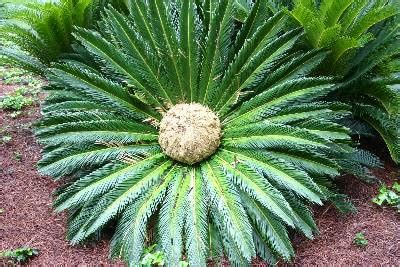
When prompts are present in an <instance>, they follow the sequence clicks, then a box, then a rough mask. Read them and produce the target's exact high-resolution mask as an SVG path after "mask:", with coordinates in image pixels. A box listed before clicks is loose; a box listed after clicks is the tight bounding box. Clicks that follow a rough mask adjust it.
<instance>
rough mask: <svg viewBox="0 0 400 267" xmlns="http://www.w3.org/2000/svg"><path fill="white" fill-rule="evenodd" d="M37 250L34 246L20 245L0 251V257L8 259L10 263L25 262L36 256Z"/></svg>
mask: <svg viewBox="0 0 400 267" xmlns="http://www.w3.org/2000/svg"><path fill="white" fill-rule="evenodd" d="M38 254H39V250H37V249H35V248H29V247H22V248H17V249H15V250H5V251H1V252H0V258H5V259H9V260H10V262H11V263H18V264H22V263H25V262H27V261H28V260H29V259H30V258H31V257H34V256H37V255H38Z"/></svg>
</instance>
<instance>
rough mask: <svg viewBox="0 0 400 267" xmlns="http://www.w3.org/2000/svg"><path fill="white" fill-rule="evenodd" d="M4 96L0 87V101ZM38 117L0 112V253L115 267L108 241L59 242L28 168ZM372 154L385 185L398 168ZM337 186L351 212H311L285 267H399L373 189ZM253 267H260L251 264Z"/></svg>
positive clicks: (42, 188)
mask: <svg viewBox="0 0 400 267" xmlns="http://www.w3.org/2000/svg"><path fill="white" fill-rule="evenodd" d="M11 89H12V88H11V87H9V86H7V87H5V86H3V87H2V86H1V84H0V95H3V94H4V93H5V92H6V91H10V90H11ZM38 110H39V107H38V106H34V107H30V108H28V109H26V110H24V112H23V115H21V116H20V117H18V118H17V119H12V118H10V116H9V114H8V112H3V111H0V129H4V127H6V126H9V128H8V129H7V130H6V131H7V132H8V134H10V135H11V136H12V140H11V141H10V142H8V143H6V144H1V143H0V209H2V210H3V212H0V251H1V250H5V249H13V248H18V247H22V246H29V247H34V248H37V249H39V250H40V254H39V256H37V257H35V258H33V259H32V260H31V261H30V262H29V263H28V265H30V266H38V265H41V266H50V265H57V266H59V265H64V266H87V265H89V266H98V265H102V266H122V265H123V264H122V263H121V262H113V261H110V260H109V259H108V247H109V241H108V240H103V241H101V242H100V243H97V244H90V245H87V246H82V247H72V246H70V245H69V244H68V242H67V241H66V239H65V233H66V216H65V214H56V213H54V212H53V210H52V204H51V203H52V193H53V192H54V190H55V189H56V188H57V186H58V184H57V183H56V182H54V181H53V180H52V179H51V178H50V177H45V176H41V175H39V174H38V173H37V170H36V167H35V164H36V162H37V161H38V160H39V159H40V146H39V145H38V144H37V142H36V140H35V138H34V136H33V134H32V122H34V121H35V120H36V119H38V118H39V117H40V113H39V111H38ZM1 135H2V133H1V132H0V137H1ZM374 147H378V148H379V150H378V149H375V151H376V152H377V153H378V154H380V155H381V156H383V158H385V160H386V161H387V163H386V165H385V168H383V169H380V170H376V171H375V173H376V174H377V175H378V176H379V177H380V178H381V179H382V180H383V181H384V182H386V183H388V184H391V183H392V182H393V180H394V179H395V178H398V177H399V169H398V168H396V166H395V165H394V163H393V162H391V161H390V159H389V157H388V156H387V154H385V153H386V152H385V151H384V149H382V144H374ZM338 183H339V184H340V187H341V188H342V189H343V192H344V193H346V194H348V195H349V196H350V198H351V200H352V201H353V202H354V203H355V205H356V206H357V209H358V212H357V213H354V214H349V215H341V214H339V213H338V212H337V211H336V210H335V209H334V208H333V207H332V206H323V207H319V208H316V209H315V210H314V213H315V219H316V222H317V225H318V227H319V230H320V235H318V236H317V237H316V238H315V239H314V240H306V239H305V238H303V237H301V236H300V235H298V236H297V235H296V236H294V238H293V243H294V246H295V249H296V252H297V256H296V258H295V259H294V261H293V263H292V264H289V265H329V266H332V265H335V266H346V265H352V266H354V265H369V266H371V265H392V266H400V220H399V214H398V213H396V211H395V210H393V209H391V208H381V207H378V206H376V205H375V204H373V203H372V202H371V199H372V197H373V196H375V195H376V193H377V191H378V188H379V185H367V184H364V183H361V182H360V181H358V180H357V179H356V178H354V177H351V176H343V177H341V178H340V179H339V182H338ZM358 232H364V233H365V236H366V238H367V239H368V241H369V243H368V245H367V246H366V247H365V248H358V247H357V246H355V245H354V244H353V239H354V235H355V234H356V233H358ZM3 264H4V262H3ZM280 265H284V264H283V263H281V264H280ZM286 265H288V264H286ZM0 266H2V262H1V261H0ZM254 266H266V265H265V264H264V263H262V262H260V261H254Z"/></svg>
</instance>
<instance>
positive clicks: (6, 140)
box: [1, 134, 12, 144]
mask: <svg viewBox="0 0 400 267" xmlns="http://www.w3.org/2000/svg"><path fill="white" fill-rule="evenodd" d="M11 140H12V136H11V135H8V134H6V135H3V136H2V137H1V143H2V144H7V143H9V142H11Z"/></svg>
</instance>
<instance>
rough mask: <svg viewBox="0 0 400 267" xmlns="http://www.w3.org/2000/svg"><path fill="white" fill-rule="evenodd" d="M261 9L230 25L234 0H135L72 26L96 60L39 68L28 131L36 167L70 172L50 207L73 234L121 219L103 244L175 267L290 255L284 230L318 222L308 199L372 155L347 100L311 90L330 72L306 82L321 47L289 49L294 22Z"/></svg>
mask: <svg viewBox="0 0 400 267" xmlns="http://www.w3.org/2000/svg"><path fill="white" fill-rule="evenodd" d="M267 8H268V7H267V6H266V2H265V1H257V2H256V3H255V4H254V6H252V8H251V12H250V13H249V15H248V16H247V17H246V18H245V19H244V23H242V24H241V23H238V22H237V21H235V20H234V14H237V12H238V10H237V5H236V3H235V1H232V0H227V1H213V0H212V1H204V2H203V1H194V0H175V1H156V0H150V1H144V0H143V1H131V5H130V9H131V15H130V16H129V17H125V16H124V15H122V14H120V13H119V12H117V11H116V10H114V9H112V8H110V9H109V10H107V11H106V12H105V17H104V19H103V20H102V22H101V23H102V25H103V27H102V31H101V32H100V33H99V32H95V31H92V30H85V29H78V30H77V32H76V34H75V36H76V38H77V40H78V41H79V42H80V43H81V44H82V45H83V46H84V47H85V49H86V52H85V53H84V54H83V55H82V58H85V62H89V61H91V60H92V61H93V62H95V63H96V64H94V65H93V66H88V65H86V64H84V63H82V62H80V61H76V60H73V61H72V60H71V61H66V62H64V63H62V64H58V65H56V66H55V67H54V68H52V69H50V70H49V72H50V74H49V79H50V81H51V85H50V86H49V87H48V88H47V89H48V92H49V96H48V99H47V101H46V103H45V105H44V106H43V113H44V118H43V119H42V120H41V122H40V123H39V125H38V130H37V135H38V136H39V138H40V140H41V142H42V143H43V144H44V157H43V159H42V160H41V161H40V163H39V165H40V170H41V172H42V173H44V174H48V175H51V176H53V177H55V178H56V179H59V178H61V177H64V176H67V177H68V179H67V184H66V186H64V187H62V188H61V189H60V190H59V191H58V194H57V199H56V201H55V206H56V209H57V211H63V210H68V214H69V231H68V238H69V239H70V240H71V241H72V243H73V244H76V243H79V242H82V241H84V240H87V239H90V238H91V237H93V236H95V235H96V234H98V233H100V232H101V231H102V230H104V229H105V228H107V227H109V226H110V225H113V224H114V223H116V225H117V226H116V230H115V233H114V236H113V238H112V242H111V255H112V256H113V257H122V258H123V259H124V260H126V261H127V262H128V263H129V264H130V265H132V266H136V265H137V264H138V262H139V259H140V257H141V254H142V252H143V248H144V246H145V245H146V244H148V243H149V242H155V243H157V244H159V245H160V247H161V249H162V250H163V251H164V253H165V255H167V262H168V263H169V265H171V266H177V263H178V262H179V260H180V259H181V258H182V255H185V257H186V259H187V260H188V261H189V263H190V265H192V266H205V265H206V262H207V259H209V258H214V257H221V256H222V255H223V254H224V255H226V256H227V257H228V258H229V260H230V261H231V263H233V264H236V265H240V266H243V265H246V264H248V263H249V262H250V261H251V259H252V258H253V257H255V256H256V255H259V256H261V257H262V258H263V259H265V260H267V261H269V262H271V263H272V262H275V260H276V259H277V257H283V258H284V259H286V260H289V259H290V258H291V257H292V256H293V254H294V251H293V248H292V246H291V243H290V239H289V236H288V232H287V229H288V228H289V229H297V230H298V231H301V232H302V233H304V234H305V235H306V236H307V237H309V238H312V236H313V233H314V231H315V230H316V226H315V224H314V222H313V219H312V216H311V214H310V212H309V210H308V208H307V206H308V205H309V204H311V203H316V204H322V202H323V201H336V200H338V199H339V198H340V195H336V194H335V193H333V192H332V191H331V190H330V188H331V184H332V180H333V178H334V177H335V176H337V175H338V174H339V172H341V171H343V170H352V169H354V172H357V173H358V174H361V175H362V174H363V173H365V170H366V169H365V167H366V166H368V165H376V164H377V163H378V162H377V160H376V159H375V158H374V157H373V156H371V155H369V154H368V153H366V152H362V151H358V150H356V149H355V148H353V147H352V142H351V140H350V138H349V135H348V134H349V132H348V129H347V128H344V127H342V126H341V125H339V124H338V123H337V122H338V121H339V120H340V119H342V118H344V117H346V116H348V115H349V113H348V109H349V107H348V106H347V105H344V104H341V103H326V102H323V101H320V99H321V98H322V97H323V96H325V95H326V94H328V93H329V92H331V91H332V90H334V89H335V88H334V86H333V85H332V84H331V80H330V79H327V78H306V75H307V74H308V73H309V72H310V71H312V70H313V69H314V68H315V66H316V65H318V63H320V62H321V60H322V59H323V58H324V57H325V55H326V54H325V53H324V52H321V51H319V50H312V51H309V52H302V51H298V50H297V49H295V48H294V44H295V43H296V41H297V40H298V38H299V37H300V36H301V35H302V31H301V30H300V29H293V30H291V31H287V32H282V30H281V29H282V27H283V26H284V25H285V20H286V19H287V18H286V16H285V15H284V14H283V13H282V12H278V13H276V14H275V15H274V16H272V17H270V18H268V19H266V18H265V14H266V13H265V12H264V11H265V10H266V9H267ZM356 162H357V164H356ZM353 167H354V168H353ZM335 203H336V204H340V201H336V202H335ZM342 203H343V202H342ZM149 232H151V233H153V235H150V234H149ZM150 237H152V238H150Z"/></svg>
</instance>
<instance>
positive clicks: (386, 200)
mask: <svg viewBox="0 0 400 267" xmlns="http://www.w3.org/2000/svg"><path fill="white" fill-rule="evenodd" d="M399 193H400V184H399V183H398V182H395V183H394V184H393V185H392V187H388V186H387V185H382V186H381V187H380V188H379V193H378V195H377V196H376V197H374V198H373V199H372V202H373V203H375V204H377V205H378V206H382V205H384V204H386V205H388V206H391V207H394V208H396V209H397V212H400V195H399Z"/></svg>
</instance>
